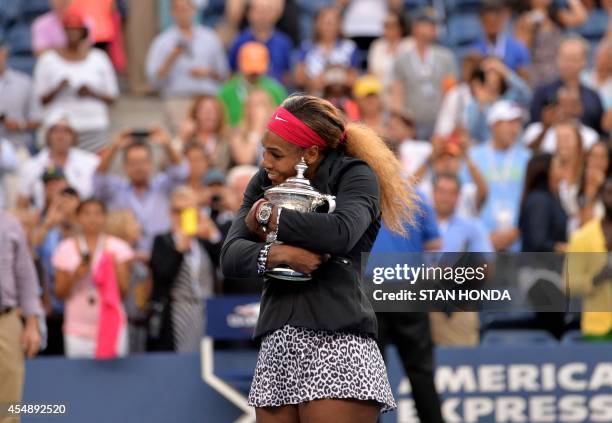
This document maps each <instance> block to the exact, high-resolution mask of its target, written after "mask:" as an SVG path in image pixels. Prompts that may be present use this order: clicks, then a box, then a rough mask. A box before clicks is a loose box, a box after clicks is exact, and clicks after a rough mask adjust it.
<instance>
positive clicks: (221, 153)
mask: <svg viewBox="0 0 612 423" xmlns="http://www.w3.org/2000/svg"><path fill="white" fill-rule="evenodd" d="M178 140H179V141H180V145H178V146H177V145H175V148H176V147H178V148H179V149H181V150H184V149H185V147H186V146H187V144H189V143H193V142H195V143H198V144H200V145H202V147H204V151H205V152H206V158H207V161H208V162H209V164H210V165H211V166H215V167H217V168H218V169H221V170H222V171H225V170H227V168H228V167H229V166H230V151H229V141H228V137H227V128H226V125H225V111H224V109H223V103H221V100H219V99H218V98H217V97H211V96H202V97H198V98H197V99H196V100H195V101H194V102H193V104H192V106H191V110H190V111H189V113H188V115H187V119H185V120H183V123H182V124H181V128H180V131H179V134H178Z"/></svg>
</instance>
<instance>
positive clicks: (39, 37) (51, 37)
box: [32, 0, 93, 56]
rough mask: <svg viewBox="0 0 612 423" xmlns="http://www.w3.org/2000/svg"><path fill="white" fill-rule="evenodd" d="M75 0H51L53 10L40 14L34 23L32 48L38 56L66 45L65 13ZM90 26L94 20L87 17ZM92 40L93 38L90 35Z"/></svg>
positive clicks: (90, 26) (50, 4)
mask: <svg viewBox="0 0 612 423" xmlns="http://www.w3.org/2000/svg"><path fill="white" fill-rule="evenodd" d="M72 1H73V0H49V6H50V7H51V10H50V11H49V12H47V13H45V14H44V15H41V16H39V17H38V18H36V19H35V20H34V22H33V23H32V50H33V51H34V54H35V55H36V56H40V55H41V54H43V53H44V52H46V51H48V50H55V49H59V48H64V47H66V43H67V40H66V32H65V31H64V24H63V23H62V22H63V19H64V15H65V14H66V12H68V10H69V9H70V4H71V3H72ZM85 20H86V25H87V27H88V28H92V27H93V22H91V21H89V20H88V19H87V18H85ZM90 40H92V38H91V36H90Z"/></svg>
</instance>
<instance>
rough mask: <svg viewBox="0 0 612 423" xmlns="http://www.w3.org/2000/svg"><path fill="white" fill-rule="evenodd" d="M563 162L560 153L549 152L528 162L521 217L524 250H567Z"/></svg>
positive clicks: (520, 224)
mask: <svg viewBox="0 0 612 423" xmlns="http://www.w3.org/2000/svg"><path fill="white" fill-rule="evenodd" d="M562 166H563V164H562V163H561V160H560V158H559V156H557V157H554V158H553V156H552V155H551V154H547V153H543V154H539V155H536V156H534V157H532V158H531V160H529V163H528V164H527V171H526V172H525V188H524V190H523V197H522V199H521V212H520V217H519V228H520V231H521V240H522V251H525V252H564V251H565V250H566V248H567V224H568V216H567V214H566V213H565V210H564V208H563V205H562V204H561V199H560V198H559V183H560V179H561V178H562V175H561V172H563V169H562Z"/></svg>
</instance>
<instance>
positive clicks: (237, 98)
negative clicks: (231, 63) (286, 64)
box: [219, 42, 287, 127]
mask: <svg viewBox="0 0 612 423" xmlns="http://www.w3.org/2000/svg"><path fill="white" fill-rule="evenodd" d="M269 62H270V55H269V53H268V49H266V48H265V46H264V45H263V44H260V43H256V42H248V43H245V44H244V45H243V46H242V47H241V48H240V51H239V52H238V69H239V72H238V73H237V74H236V75H235V76H234V77H233V78H232V79H230V80H229V81H227V82H226V83H225V84H223V86H222V87H221V89H220V90H219V98H220V99H221V101H222V102H223V105H224V106H225V112H226V113H227V118H228V121H229V124H230V125H231V126H233V127H235V126H237V125H238V124H239V123H240V122H241V121H242V117H243V115H244V103H245V101H246V99H247V97H248V94H249V92H251V91H253V90H255V89H262V90H264V91H266V92H267V93H268V94H269V95H270V97H271V98H272V99H273V100H274V103H275V104H276V105H280V104H281V103H282V101H283V100H284V99H285V97H287V92H286V91H285V88H284V87H283V86H282V85H280V84H279V83H278V82H276V81H275V80H273V79H271V78H268V77H267V76H265V73H266V72H267V70H268V65H269Z"/></svg>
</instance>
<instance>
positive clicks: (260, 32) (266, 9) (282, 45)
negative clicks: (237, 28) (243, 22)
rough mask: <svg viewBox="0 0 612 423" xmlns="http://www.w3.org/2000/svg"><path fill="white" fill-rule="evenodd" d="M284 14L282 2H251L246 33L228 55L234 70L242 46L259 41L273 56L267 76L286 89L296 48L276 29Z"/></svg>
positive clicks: (277, 0)
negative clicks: (292, 53)
mask: <svg viewBox="0 0 612 423" xmlns="http://www.w3.org/2000/svg"><path fill="white" fill-rule="evenodd" d="M282 12H283V2H282V1H281V0H251V1H250V2H249V5H248V11H247V19H248V22H249V26H248V28H246V29H245V30H243V31H242V32H241V33H240V34H238V36H237V37H236V39H235V40H234V43H233V44H232V47H231V48H230V51H229V61H230V65H231V67H232V70H234V71H236V70H238V68H239V64H238V61H239V58H238V52H239V51H240V48H241V47H242V46H243V44H246V43H248V42H250V41H257V42H259V43H261V44H264V45H265V46H266V48H267V49H268V53H269V55H270V68H269V69H268V74H269V75H270V76H271V77H273V78H274V79H276V80H277V81H278V82H279V83H281V84H283V85H287V83H288V82H289V72H290V71H291V50H292V48H293V46H292V43H291V40H290V39H289V37H288V36H287V35H286V34H285V33H283V32H280V31H278V30H277V29H276V28H275V25H276V22H277V21H278V19H279V18H280V17H281V15H282Z"/></svg>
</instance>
